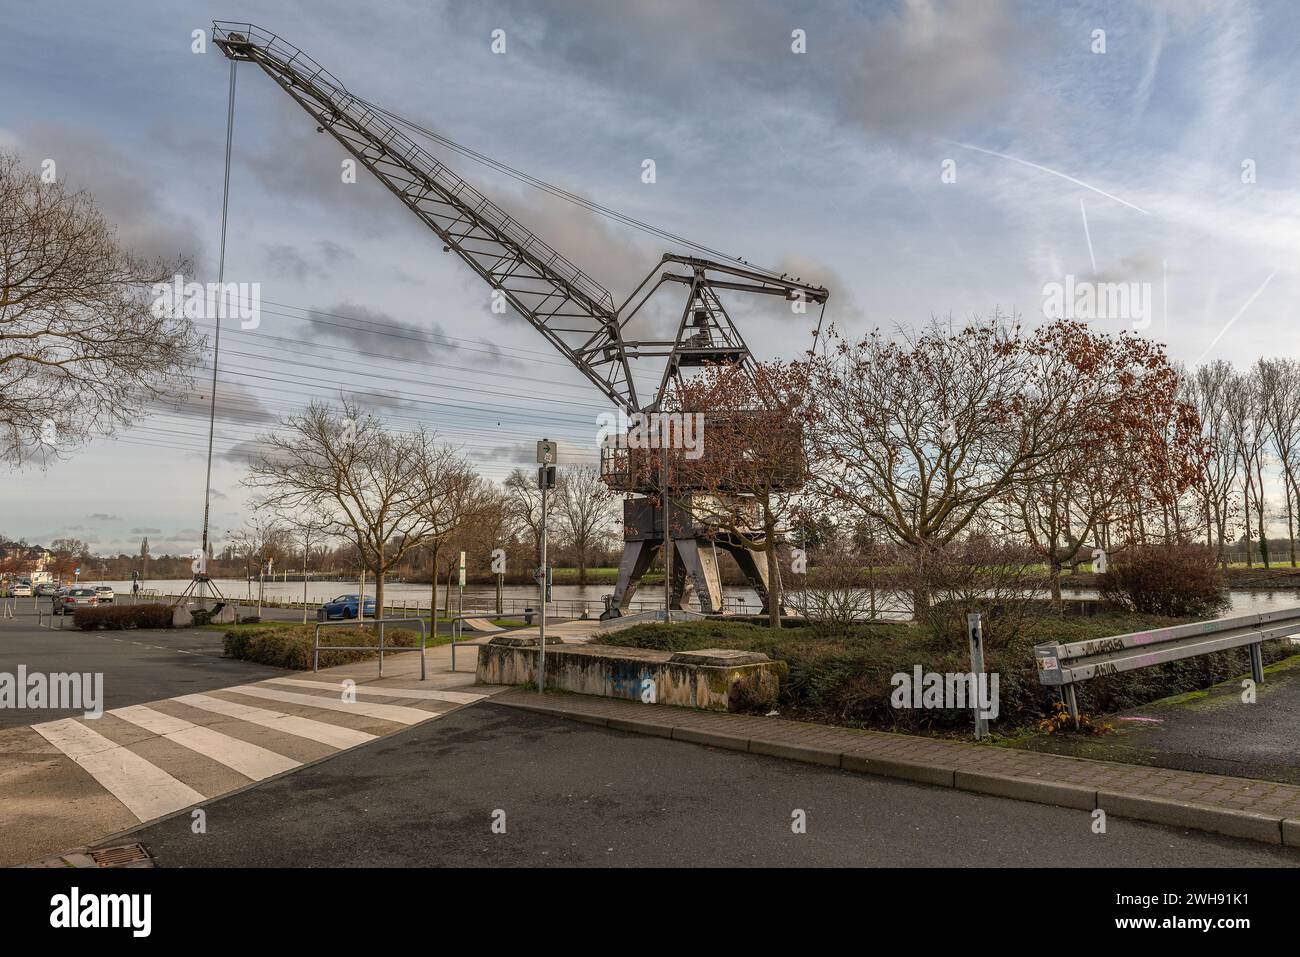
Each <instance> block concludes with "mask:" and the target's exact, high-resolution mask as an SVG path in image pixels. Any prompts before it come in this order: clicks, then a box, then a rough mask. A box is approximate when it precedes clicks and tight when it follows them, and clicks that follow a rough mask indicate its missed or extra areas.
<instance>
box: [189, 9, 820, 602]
mask: <svg viewBox="0 0 1300 957" xmlns="http://www.w3.org/2000/svg"><path fill="white" fill-rule="evenodd" d="M212 38H213V42H214V43H215V44H216V45H217V46H218V47H219V48H220V49H221V51H222V52H223V53H224V54H225V55H226V56H227V57H229V58H230V59H231V60H234V61H248V62H251V63H255V64H257V66H259V67H260V68H261V69H262V70H263V71H264V72H265V73H266V74H267V75H268V76H270V77H271V79H273V80H274V81H275V82H276V83H277V84H279V86H280V88H281V89H283V90H284V92H285V93H287V94H288V95H289V96H290V97H292V98H293V99H294V101H296V102H297V103H298V105H299V106H301V107H302V108H303V109H304V110H306V111H307V112H308V113H309V114H310V115H311V116H312V118H313V119H314V120H315V121H316V124H317V130H318V131H319V132H326V133H329V134H330V135H331V136H333V137H334V138H335V139H336V140H338V141H339V143H340V144H342V146H343V148H344V149H345V150H347V152H348V153H350V154H351V155H352V156H353V157H355V158H356V160H357V161H358V162H359V163H361V164H362V165H363V166H365V167H366V169H368V170H369V171H370V172H371V173H372V174H374V176H375V177H377V178H378V179H379V181H380V182H382V183H383V184H384V185H385V186H387V187H388V189H389V190H390V191H391V192H392V193H393V194H394V195H395V196H397V198H398V199H400V200H401V201H402V202H403V203H404V204H405V205H406V207H407V208H408V209H409V210H411V212H412V213H414V214H415V215H416V216H418V217H419V218H420V219H421V220H422V221H423V222H424V223H425V225H427V226H428V227H429V228H430V229H431V230H433V232H434V233H435V234H436V235H437V236H438V238H439V239H440V240H442V245H443V251H444V252H454V253H455V254H456V255H458V256H459V257H460V258H461V259H463V260H464V261H465V262H466V263H467V264H468V265H469V267H470V268H471V269H473V270H474V271H475V272H476V273H478V274H479V275H480V276H481V277H482V278H483V279H484V280H485V281H486V282H487V283H488V284H489V285H490V286H491V287H492V289H493V290H495V291H497V292H498V293H500V295H501V296H503V297H504V298H505V300H506V301H507V302H509V304H510V305H511V306H512V307H513V308H514V309H515V311H517V312H518V313H519V314H520V315H521V316H522V317H523V318H524V319H525V320H527V321H528V323H529V324H530V325H532V326H533V328H535V329H536V330H537V331H538V332H540V333H541V334H542V335H543V336H545V337H546V339H547V340H549V341H550V343H551V344H552V345H553V346H555V348H556V349H558V350H559V351H560V352H561V353H562V354H563V355H564V356H565V357H567V358H568V360H569V361H570V362H572V363H573V365H574V366H575V367H576V368H577V369H578V371H580V372H581V373H582V374H583V375H584V376H586V377H587V379H589V380H590V381H591V382H592V384H594V385H595V386H596V387H597V388H598V389H600V390H601V392H602V393H604V394H605V396H606V397H608V398H609V399H610V401H611V402H613V403H614V405H615V406H616V407H617V408H618V409H619V410H621V411H623V412H625V413H628V414H630V415H631V414H637V413H648V412H654V411H657V410H658V409H660V407H661V405H662V404H663V402H664V398H665V396H666V395H667V394H668V392H669V390H670V389H671V388H672V386H673V384H674V382H675V381H676V380H679V379H680V378H681V377H682V375H683V370H684V369H690V368H699V367H703V366H715V365H736V364H740V365H748V364H750V363H752V359H751V357H750V353H749V349H748V347H747V346H746V345H745V341H744V339H743V338H742V337H741V335H740V332H739V331H738V330H737V328H736V325H735V323H734V322H733V320H732V318H731V316H730V315H729V314H728V312H727V310H726V308H725V307H724V306H723V303H722V298H721V295H720V293H731V292H739V293H750V294H760V295H770V296H779V297H781V298H783V299H786V300H790V301H803V302H806V303H811V304H817V305H824V304H825V302H826V300H827V297H828V292H827V290H826V289H825V288H823V287H820V286H814V285H811V284H808V283H804V282H802V281H800V280H797V279H793V280H792V279H790V278H788V277H787V276H784V275H782V276H777V275H776V274H774V273H771V272H768V271H766V270H763V269H759V268H757V267H754V266H751V265H749V264H747V263H741V262H739V261H735V262H720V261H716V260H713V259H707V258H699V257H696V256H687V255H680V254H676V253H665V254H664V255H663V257H662V259H661V260H660V261H659V263H657V264H656V266H655V268H654V269H653V270H651V272H650V273H649V275H647V276H646V278H645V279H644V280H643V281H642V282H641V284H640V285H639V286H638V287H637V288H636V289H635V290H634V291H633V292H632V294H631V295H630V296H628V298H627V299H626V300H625V301H624V302H623V304H622V305H621V306H617V307H616V306H615V304H614V299H613V297H612V296H611V295H610V293H609V291H608V290H606V289H605V288H604V287H603V286H601V285H600V284H599V283H598V282H596V281H595V280H594V279H592V278H591V277H590V276H588V275H586V273H584V272H583V271H582V270H580V269H579V268H578V267H577V266H575V265H574V264H573V263H571V262H570V261H569V260H567V259H565V258H564V256H562V255H561V254H560V253H559V252H557V251H556V250H555V249H553V248H552V247H551V246H549V245H547V244H546V243H545V242H544V241H543V240H541V239H540V238H538V237H537V236H536V235H535V234H533V233H532V232H530V231H529V230H528V229H527V228H525V227H524V226H523V225H522V224H520V223H519V222H518V221H516V220H515V219H514V218H513V217H511V216H510V215H508V214H507V213H506V212H505V211H504V210H502V209H501V208H500V207H498V206H497V205H495V204H494V203H492V202H491V201H490V200H488V199H487V198H486V197H484V196H483V195H482V194H481V193H479V192H478V190H476V189H475V188H474V187H473V186H471V185H470V184H469V183H467V182H466V181H465V180H464V179H462V178H461V177H460V176H459V175H458V174H457V173H455V172H453V171H452V170H451V169H449V168H448V167H447V166H445V165H444V164H443V163H441V162H440V161H439V160H438V159H436V158H435V157H434V156H433V155H432V154H430V153H429V152H428V151H427V150H425V149H424V147H423V146H421V145H420V144H419V143H417V142H416V141H415V140H414V139H412V138H411V136H409V135H407V133H406V132H404V131H403V129H409V130H412V131H413V132H414V133H415V135H420V133H421V132H425V131H423V130H422V128H420V127H418V126H416V125H415V124H412V123H409V122H408V121H405V120H403V119H402V118H401V117H399V116H397V115H395V114H393V113H391V112H389V111H388V110H385V109H383V108H382V107H380V106H378V105H376V104H373V103H370V102H368V101H366V100H363V99H361V98H360V97H357V96H355V95H353V94H352V93H349V92H348V90H347V89H346V88H345V87H344V86H343V84H342V83H341V82H339V80H338V79H337V78H336V77H335V76H334V75H333V74H331V73H330V72H329V71H327V70H326V69H325V68H324V67H322V66H321V65H320V64H319V63H317V62H316V61H315V60H313V59H312V58H311V57H309V56H307V55H306V54H305V53H303V52H302V51H301V50H299V49H298V48H297V47H294V46H292V45H291V44H289V43H287V42H285V41H284V40H283V39H281V38H280V37H278V36H276V35H275V34H272V33H270V32H268V31H266V30H263V29H261V28H259V27H257V26H255V25H253V24H249V23H231V22H226V21H216V22H214V23H213V28H212ZM666 283H667V284H673V285H676V284H681V285H685V286H686V287H687V288H688V294H687V299H686V303H685V306H684V308H683V309H682V312H681V319H680V321H679V322H678V326H677V333H676V336H675V337H674V338H673V339H672V340H664V341H638V340H629V339H626V338H625V337H624V331H625V330H626V329H627V327H628V323H629V322H630V321H631V320H632V319H633V318H635V317H636V316H637V315H638V313H639V312H640V311H641V309H642V308H643V307H644V306H645V305H646V303H647V302H648V301H649V299H650V298H651V297H652V296H653V295H654V294H655V292H657V291H658V290H659V289H660V288H662V287H664V285H665V284H666ZM640 359H654V360H657V361H658V360H662V361H663V362H664V368H663V374H662V378H661V381H660V386H659V389H658V391H657V392H656V394H655V395H654V396H653V397H651V398H649V399H643V398H642V397H640V396H638V394H637V389H636V383H635V381H634V379H633V376H632V363H633V362H635V361H637V360H640ZM603 461H606V462H607V461H610V460H609V459H604V460H603ZM608 471H609V470H608V469H606V472H607V480H609V481H611V484H612V485H614V486H615V487H618V488H620V489H621V490H622V491H624V492H628V493H632V496H633V497H629V498H628V499H627V500H626V501H625V503H624V515H625V527H626V534H625V539H626V542H625V549H624V555H623V560H622V563H621V565H620V568H619V579H618V585H617V587H616V590H615V593H614V596H613V599H612V604H611V607H610V609H609V610H607V612H606V614H607V615H618V614H621V612H622V611H623V610H624V609H626V608H627V605H628V603H629V602H630V600H631V597H632V594H633V593H634V592H635V590H636V587H637V584H638V582H639V581H640V579H641V577H642V575H643V574H644V572H645V571H646V570H647V569H648V568H649V566H650V564H651V562H652V561H653V560H654V558H655V556H656V555H657V553H658V552H659V551H660V550H662V542H663V541H664V539H665V538H671V540H672V541H673V542H674V545H675V547H674V548H673V552H674V554H673V564H674V574H673V577H674V579H675V580H676V582H677V583H678V587H677V588H676V589H674V594H673V596H672V600H671V605H672V606H673V607H680V602H681V600H682V597H683V588H682V586H685V585H689V586H691V588H692V589H693V590H694V591H695V592H696V593H697V594H698V597H699V601H700V605H701V610H702V611H704V612H705V613H720V612H721V611H722V597H721V584H720V577H719V575H718V568H717V555H716V551H715V546H716V547H722V548H725V549H727V550H728V551H730V552H731V553H732V554H733V555H734V556H735V557H736V559H737V561H738V562H739V564H740V566H741V569H742V571H744V573H745V574H746V575H747V577H749V579H750V581H751V584H752V585H753V586H754V588H755V589H756V591H757V592H758V594H759V595H760V597H761V598H762V599H763V601H764V604H766V600H767V587H766V566H765V563H764V562H763V561H761V560H759V559H757V558H756V557H755V555H754V554H753V553H752V552H750V551H749V550H748V549H745V548H742V547H740V546H737V545H733V544H731V543H729V542H728V541H727V540H726V539H725V537H719V536H717V535H713V534H711V533H710V531H709V530H708V529H701V528H700V527H699V526H698V523H697V522H695V521H680V522H679V521H676V520H673V519H672V517H671V513H672V511H673V510H672V508H671V507H669V508H668V509H667V511H668V512H669V534H668V536H665V535H664V524H663V522H664V513H665V508H664V502H665V500H666V499H667V496H665V495H662V494H661V495H659V497H658V498H654V497H653V496H654V493H655V491H656V489H654V488H650V487H644V486H643V485H641V484H638V483H636V482H628V481H623V482H622V483H621V484H620V481H619V478H618V476H617V475H610V474H608Z"/></svg>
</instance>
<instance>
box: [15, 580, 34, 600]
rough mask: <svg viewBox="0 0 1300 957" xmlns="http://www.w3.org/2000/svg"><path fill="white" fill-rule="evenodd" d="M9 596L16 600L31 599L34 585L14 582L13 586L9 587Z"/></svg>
mask: <svg viewBox="0 0 1300 957" xmlns="http://www.w3.org/2000/svg"><path fill="white" fill-rule="evenodd" d="M9 594H11V595H13V596H14V597H15V598H31V597H32V583H31V582H14V583H13V584H12V585H10V586H9Z"/></svg>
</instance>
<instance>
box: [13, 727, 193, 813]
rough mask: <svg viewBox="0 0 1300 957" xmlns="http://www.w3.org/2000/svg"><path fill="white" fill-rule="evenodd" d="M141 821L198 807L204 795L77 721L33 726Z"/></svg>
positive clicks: (34, 729) (33, 728)
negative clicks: (193, 805) (186, 808)
mask: <svg viewBox="0 0 1300 957" xmlns="http://www.w3.org/2000/svg"><path fill="white" fill-rule="evenodd" d="M32 730H33V731H35V732H36V733H37V734H39V735H40V736H41V737H43V738H44V739H45V740H46V741H48V742H50V744H52V745H54V747H56V748H58V749H59V750H60V751H61V752H63V753H64V754H66V755H67V756H68V757H69V758H71V759H72V760H73V761H74V762H75V763H76V764H77V765H78V766H79V767H80V768H82V769H83V770H84V771H86V773H88V774H89V775H90V776H91V777H93V778H94V779H95V781H96V782H97V783H98V784H99V785H100V786H101V787H103V788H104V790H106V791H108V793H109V794H111V795H113V797H115V798H117V799H118V800H119V801H121V802H122V803H123V804H124V805H125V806H126V808H127V810H128V811H130V812H131V813H132V814H134V815H135V816H136V817H137V818H138V819H140V820H141V821H150V820H153V819H154V818H156V817H161V816H162V815H164V814H170V813H171V812H173V811H179V810H180V809H181V808H183V807H189V806H190V805H191V804H197V803H199V802H200V801H202V800H203V795H202V794H200V793H199V792H198V791H196V790H194V789H193V788H192V787H190V786H189V785H188V784H186V783H184V782H183V781H178V780H176V779H175V778H174V777H172V776H171V775H170V774H168V773H167V772H166V771H164V770H163V769H162V768H160V767H158V766H157V765H155V764H151V763H150V762H148V761H146V760H145V759H144V758H142V757H140V755H138V754H136V753H135V752H134V751H131V750H129V749H127V748H124V747H122V746H121V745H120V744H115V743H114V742H112V741H110V740H109V739H108V738H106V737H104V736H103V735H102V734H100V733H99V732H97V731H92V730H90V728H88V727H86V726H85V725H84V724H82V723H80V722H79V721H77V720H76V719H75V718H64V719H62V720H60V721H48V722H46V723H44V724H34V725H32Z"/></svg>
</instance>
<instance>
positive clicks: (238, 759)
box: [108, 705, 299, 781]
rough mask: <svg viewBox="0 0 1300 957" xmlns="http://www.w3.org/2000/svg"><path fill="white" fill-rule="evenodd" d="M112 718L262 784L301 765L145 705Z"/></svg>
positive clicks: (117, 710) (116, 712)
mask: <svg viewBox="0 0 1300 957" xmlns="http://www.w3.org/2000/svg"><path fill="white" fill-rule="evenodd" d="M108 713H109V714H111V715H115V716H116V717H119V718H121V719H122V720H124V721H129V722H131V723H132V724H134V725H136V726H138V727H141V728H144V729H145V730H146V731H152V732H153V733H154V734H157V735H161V736H162V737H164V738H166V739H167V740H168V741H175V742H176V743H177V744H179V745H181V746H182V747H185V748H189V749H190V750H191V751H196V752H198V753H199V754H202V755H204V756H205V757H208V758H211V759H212V760H213V761H216V762H217V763H219V764H224V765H225V766H226V767H228V768H230V769H232V770H234V771H238V772H239V773H240V774H242V775H243V776H244V777H246V778H249V779H251V780H253V781H261V780H262V779H263V778H269V777H271V776H272V775H276V774H281V773H283V772H285V771H290V770H292V769H293V768H296V767H298V766H299V764H298V762H297V761H295V760H293V759H292V758H286V757H285V756H284V755H282V754H276V753H275V752H274V751H270V750H268V749H266V748H263V747H259V746H258V745H256V744H250V743H249V742H247V741H242V740H240V739H239V738H234V737H231V736H230V735H228V734H222V733H221V732H220V731H216V730H214V729H212V728H205V727H203V726H202V725H197V724H193V723H191V722H189V721H185V720H184V719H182V718H175V717H173V716H171V715H169V714H164V713H163V712H161V711H155V710H154V709H153V708H146V707H145V706H144V705H131V706H130V707H126V708H115V709H114V710H112V711H110V712H108Z"/></svg>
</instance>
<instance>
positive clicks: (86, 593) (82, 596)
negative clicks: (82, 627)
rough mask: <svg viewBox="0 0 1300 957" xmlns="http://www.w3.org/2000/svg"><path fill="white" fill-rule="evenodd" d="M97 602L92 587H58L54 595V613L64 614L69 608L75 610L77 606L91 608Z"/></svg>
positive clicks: (97, 598) (97, 599) (96, 596)
mask: <svg viewBox="0 0 1300 957" xmlns="http://www.w3.org/2000/svg"><path fill="white" fill-rule="evenodd" d="M98 604H99V596H98V595H96V594H95V589H93V588H86V587H84V586H77V587H76V588H60V589H59V590H58V592H57V593H56V594H55V596H54V614H56V615H66V614H67V613H68V611H69V609H71V610H73V611H76V610H77V609H78V608H86V607H91V608H93V607H94V606H95V605H98Z"/></svg>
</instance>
